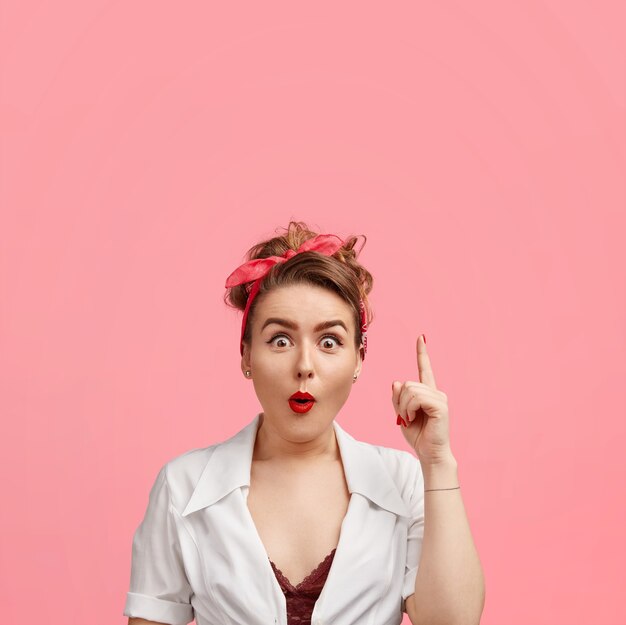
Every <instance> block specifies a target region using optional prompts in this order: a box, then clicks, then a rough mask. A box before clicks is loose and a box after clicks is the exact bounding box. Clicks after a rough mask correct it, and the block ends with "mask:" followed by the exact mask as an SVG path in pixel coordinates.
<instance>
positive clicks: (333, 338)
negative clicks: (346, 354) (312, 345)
mask: <svg viewBox="0 0 626 625" xmlns="http://www.w3.org/2000/svg"><path fill="white" fill-rule="evenodd" d="M326 341H335V342H336V343H337V344H338V345H343V343H342V342H341V341H340V340H339V337H338V336H335V335H334V334H328V335H326V336H325V337H324V338H323V339H322V342H323V343H325V342H326ZM331 347H332V345H331Z"/></svg>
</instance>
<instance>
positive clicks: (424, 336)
mask: <svg viewBox="0 0 626 625" xmlns="http://www.w3.org/2000/svg"><path fill="white" fill-rule="evenodd" d="M422 338H423V339H424V343H426V335H425V334H422Z"/></svg>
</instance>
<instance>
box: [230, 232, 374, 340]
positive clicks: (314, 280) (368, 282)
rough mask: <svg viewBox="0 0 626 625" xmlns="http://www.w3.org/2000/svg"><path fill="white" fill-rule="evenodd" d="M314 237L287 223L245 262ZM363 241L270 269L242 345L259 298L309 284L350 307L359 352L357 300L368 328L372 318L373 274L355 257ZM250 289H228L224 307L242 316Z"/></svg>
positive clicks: (352, 238)
mask: <svg viewBox="0 0 626 625" xmlns="http://www.w3.org/2000/svg"><path fill="white" fill-rule="evenodd" d="M276 232H278V230H276ZM317 234H318V233H317V232H313V231H312V230H310V229H309V227H308V226H307V225H306V224H305V223H304V222H302V221H290V222H289V226H288V227H287V228H286V229H285V234H284V235H282V236H277V237H273V238H271V239H268V240H267V241H262V242H261V243H257V244H256V245H254V246H252V247H251V248H250V249H249V250H248V252H247V253H246V258H245V261H244V262H247V261H250V260H255V259H257V258H268V257H269V256H282V255H283V254H284V253H285V252H286V251H287V250H289V249H291V250H294V251H295V250H297V249H298V247H299V246H300V245H301V244H302V243H304V241H307V240H308V239H312V238H313V237H315V236H316V235H317ZM359 236H362V237H363V245H361V247H360V248H359V251H358V252H356V251H355V249H354V246H355V244H356V242H357V241H358V239H359ZM366 241H367V237H366V236H365V235H357V236H354V235H351V236H349V237H347V238H345V239H344V244H343V245H342V246H341V247H340V248H339V249H338V250H337V251H336V252H335V253H334V254H333V255H332V256H327V255H325V254H320V253H319V252H315V251H309V252H300V253H299V254H296V255H295V256H293V257H291V258H290V259H288V260H286V261H285V262H282V263H277V264H276V265H274V266H273V267H271V269H270V270H269V272H268V273H267V274H266V275H265V276H264V277H263V279H262V280H261V285H260V288H259V292H258V293H257V295H256V297H255V298H254V300H253V302H252V305H251V306H250V310H249V311H248V319H247V322H246V328H245V330H244V335H243V342H244V343H246V344H247V345H250V343H251V339H252V320H253V319H254V313H255V309H256V306H257V304H258V302H259V298H261V297H262V296H263V295H264V294H265V293H268V292H270V291H272V290H274V289H277V288H280V287H284V286H291V285H294V284H310V285H313V286H318V287H322V288H324V289H328V290H329V291H332V292H333V293H336V294H337V295H339V297H341V298H342V299H343V300H344V301H345V302H346V303H347V304H348V306H350V308H351V309H352V316H353V319H354V327H355V329H356V331H355V336H354V344H355V348H356V349H357V350H358V349H359V346H360V344H361V341H362V335H361V322H360V318H361V311H360V305H359V300H360V299H362V300H363V304H364V306H365V315H366V321H367V325H368V327H369V324H370V323H371V321H372V320H373V318H374V315H373V313H372V309H371V307H370V305H369V301H368V298H367V296H368V294H369V293H370V291H371V290H372V286H373V282H374V279H373V278H372V274H371V273H370V272H369V271H368V270H367V269H365V267H363V265H361V264H360V263H359V262H358V261H357V255H358V253H360V252H361V250H362V249H363V247H364V246H365V243H366ZM252 285H253V282H246V283H244V284H238V285H236V286H234V287H231V288H229V289H227V290H226V293H225V294H224V302H225V303H226V305H227V306H229V307H231V308H236V309H238V310H240V311H242V312H243V311H244V310H245V308H246V303H247V301H248V295H249V293H250V291H251V289H252Z"/></svg>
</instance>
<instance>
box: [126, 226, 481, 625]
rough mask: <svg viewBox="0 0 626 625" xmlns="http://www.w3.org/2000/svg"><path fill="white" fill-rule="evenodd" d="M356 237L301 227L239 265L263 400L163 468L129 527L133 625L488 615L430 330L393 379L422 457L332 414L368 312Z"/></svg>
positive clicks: (426, 620)
mask: <svg viewBox="0 0 626 625" xmlns="http://www.w3.org/2000/svg"><path fill="white" fill-rule="evenodd" d="M356 241H357V237H350V238H349V239H348V240H346V241H343V240H342V239H340V238H339V237H337V236H335V235H330V234H319V235H318V234H315V233H314V232H312V231H310V230H309V229H308V228H307V227H306V224H303V223H302V222H291V223H290V224H289V227H288V229H287V231H286V233H285V234H284V235H283V236H277V237H274V238H272V239H270V240H268V241H264V242H262V243H260V244H258V245H256V246H254V247H253V248H252V249H251V250H249V252H248V256H247V258H248V261H247V262H246V263H244V264H243V265H242V266H241V267H239V268H238V269H236V270H235V271H234V272H233V273H232V274H231V275H230V276H229V278H228V280H227V282H226V288H227V293H226V295H225V301H226V303H227V304H229V305H230V306H234V307H236V308H238V309H240V310H242V311H243V319H242V330H241V340H240V352H241V369H242V373H243V375H244V376H245V377H246V379H248V380H251V381H252V383H253V384H254V390H255V392H256V394H257V396H258V398H259V402H260V404H261V406H262V408H263V411H262V412H260V413H258V414H257V415H256V416H255V417H254V419H253V420H252V421H251V422H250V423H249V424H248V425H246V426H245V427H244V428H243V429H242V430H240V431H239V432H238V433H236V434H235V435H234V436H232V437H231V438H229V439H227V440H226V441H223V442H220V443H216V444H214V445H211V446H209V447H205V448H202V449H194V450H191V451H188V452H186V453H184V454H182V455H180V456H178V457H176V458H174V459H173V460H171V461H169V462H168V463H166V464H165V465H164V466H163V467H162V468H161V470H160V472H159V474H158V476H157V478H156V481H155V483H154V486H153V488H152V490H151V492H150V497H149V503H148V508H147V511H146V515H145V518H144V520H143V521H142V523H141V525H140V526H139V527H138V529H137V530H136V532H135V535H134V538H133V550H132V568H131V580H130V589H129V592H128V594H127V599H126V606H125V610H124V614H125V615H126V616H128V617H130V618H129V624H130V625H139V624H146V623H170V624H171V625H186V624H187V623H189V622H191V621H192V620H193V619H194V618H195V620H196V623H197V625H217V624H220V625H222V624H229V625H235V624H237V625H256V624H259V625H260V624H262V623H264V624H274V623H280V625H293V624H295V623H297V624H298V625H307V624H309V623H312V624H313V625H326V624H328V625H331V624H332V625H357V624H358V625H363V624H371V625H391V624H394V625H397V624H399V623H400V622H401V621H402V617H403V612H406V613H407V614H408V616H409V619H410V620H411V623H413V624H414V625H438V624H439V623H441V624H443V623H446V624H447V625H457V624H458V625H474V624H476V623H479V621H480V615H481V613H482V609H483V604H484V580H483V574H482V570H481V565H480V561H479V558H478V554H477V552H476V549H475V547H474V544H473V541H472V537H471V533H470V529H469V525H468V522H467V517H466V515H465V510H464V507H463V502H462V499H461V494H460V490H459V484H458V471H457V463H456V460H455V458H454V455H453V454H452V451H451V449H450V442H449V435H448V408H447V397H446V395H445V393H443V392H442V391H440V390H438V389H437V387H436V384H435V379H434V375H433V372H432V368H431V365H430V361H429V358H428V354H427V352H426V345H425V342H424V338H423V336H422V335H420V337H419V338H418V343H417V365H418V374H419V381H406V382H403V383H402V382H399V381H394V382H392V388H391V399H392V403H393V407H394V410H395V414H396V415H397V417H396V418H397V425H399V426H400V430H401V432H402V434H403V435H404V438H405V440H406V442H407V443H408V445H409V446H410V449H411V450H413V451H414V452H415V454H416V455H417V458H416V455H414V454H413V453H411V452H409V451H405V450H397V449H393V448H388V447H383V446H380V445H371V444H369V443H365V442H362V441H358V440H356V439H354V438H353V437H352V436H350V434H348V433H347V432H346V431H345V430H344V429H343V428H342V427H341V426H340V425H339V424H338V423H337V421H336V420H335V418H336V417H337V415H338V414H339V411H340V410H341V408H342V407H343V405H344V404H345V403H346V401H347V399H348V397H349V395H350V391H351V388H352V385H353V384H354V383H355V382H356V381H357V380H358V378H359V374H360V372H361V367H362V365H363V361H364V358H365V354H366V351H367V334H366V331H367V325H368V322H369V321H371V311H370V308H369V305H368V301H367V295H368V293H369V292H370V291H371V289H372V283H373V280H372V276H371V274H370V273H369V272H368V271H367V270H366V269H365V268H364V267H363V266H361V265H360V263H359V262H358V261H357V254H356V252H355V250H354V245H355V243H356Z"/></svg>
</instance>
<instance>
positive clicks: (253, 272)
mask: <svg viewBox="0 0 626 625" xmlns="http://www.w3.org/2000/svg"><path fill="white" fill-rule="evenodd" d="M342 245H343V241H342V240H341V239H340V238H339V237H338V236H336V235H334V234H318V235H317V236H314V237H313V238H312V239H308V240H307V241H305V242H304V243H303V244H302V245H301V246H300V247H299V248H298V249H297V250H295V251H294V250H287V251H286V252H285V253H284V254H283V255H282V256H270V257H269V258H255V259H254V260H250V261H248V262H247V263H244V264H243V265H240V266H239V267H237V269H235V271H233V272H232V273H231V274H230V276H228V278H227V279H226V288H230V287H233V286H237V285H238V284H245V283H246V282H252V281H254V284H253V285H252V289H251V291H250V294H249V295H248V301H247V303H246V309H245V310H244V311H243V319H242V322H241V339H240V341H239V351H240V352H241V355H243V335H244V332H245V330H246V322H247V320H248V311H249V310H250V305H251V304H252V300H253V299H254V298H255V296H256V294H257V293H258V292H259V289H260V288H261V280H262V279H263V278H264V277H265V275H266V274H267V273H268V272H269V270H270V269H271V268H272V267H273V266H274V265H277V264H278V263H284V262H285V261H287V260H289V259H290V258H292V257H293V256H295V255H296V254H300V253H301V252H319V253H320V254H324V255H326V256H332V255H333V254H334V253H335V252H336V251H337V250H338V249H339V248H340V247H341V246H342ZM359 308H360V316H361V334H362V336H363V359H365V354H366V353H367V315H366V312H365V304H364V303H363V299H360V300H359Z"/></svg>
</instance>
